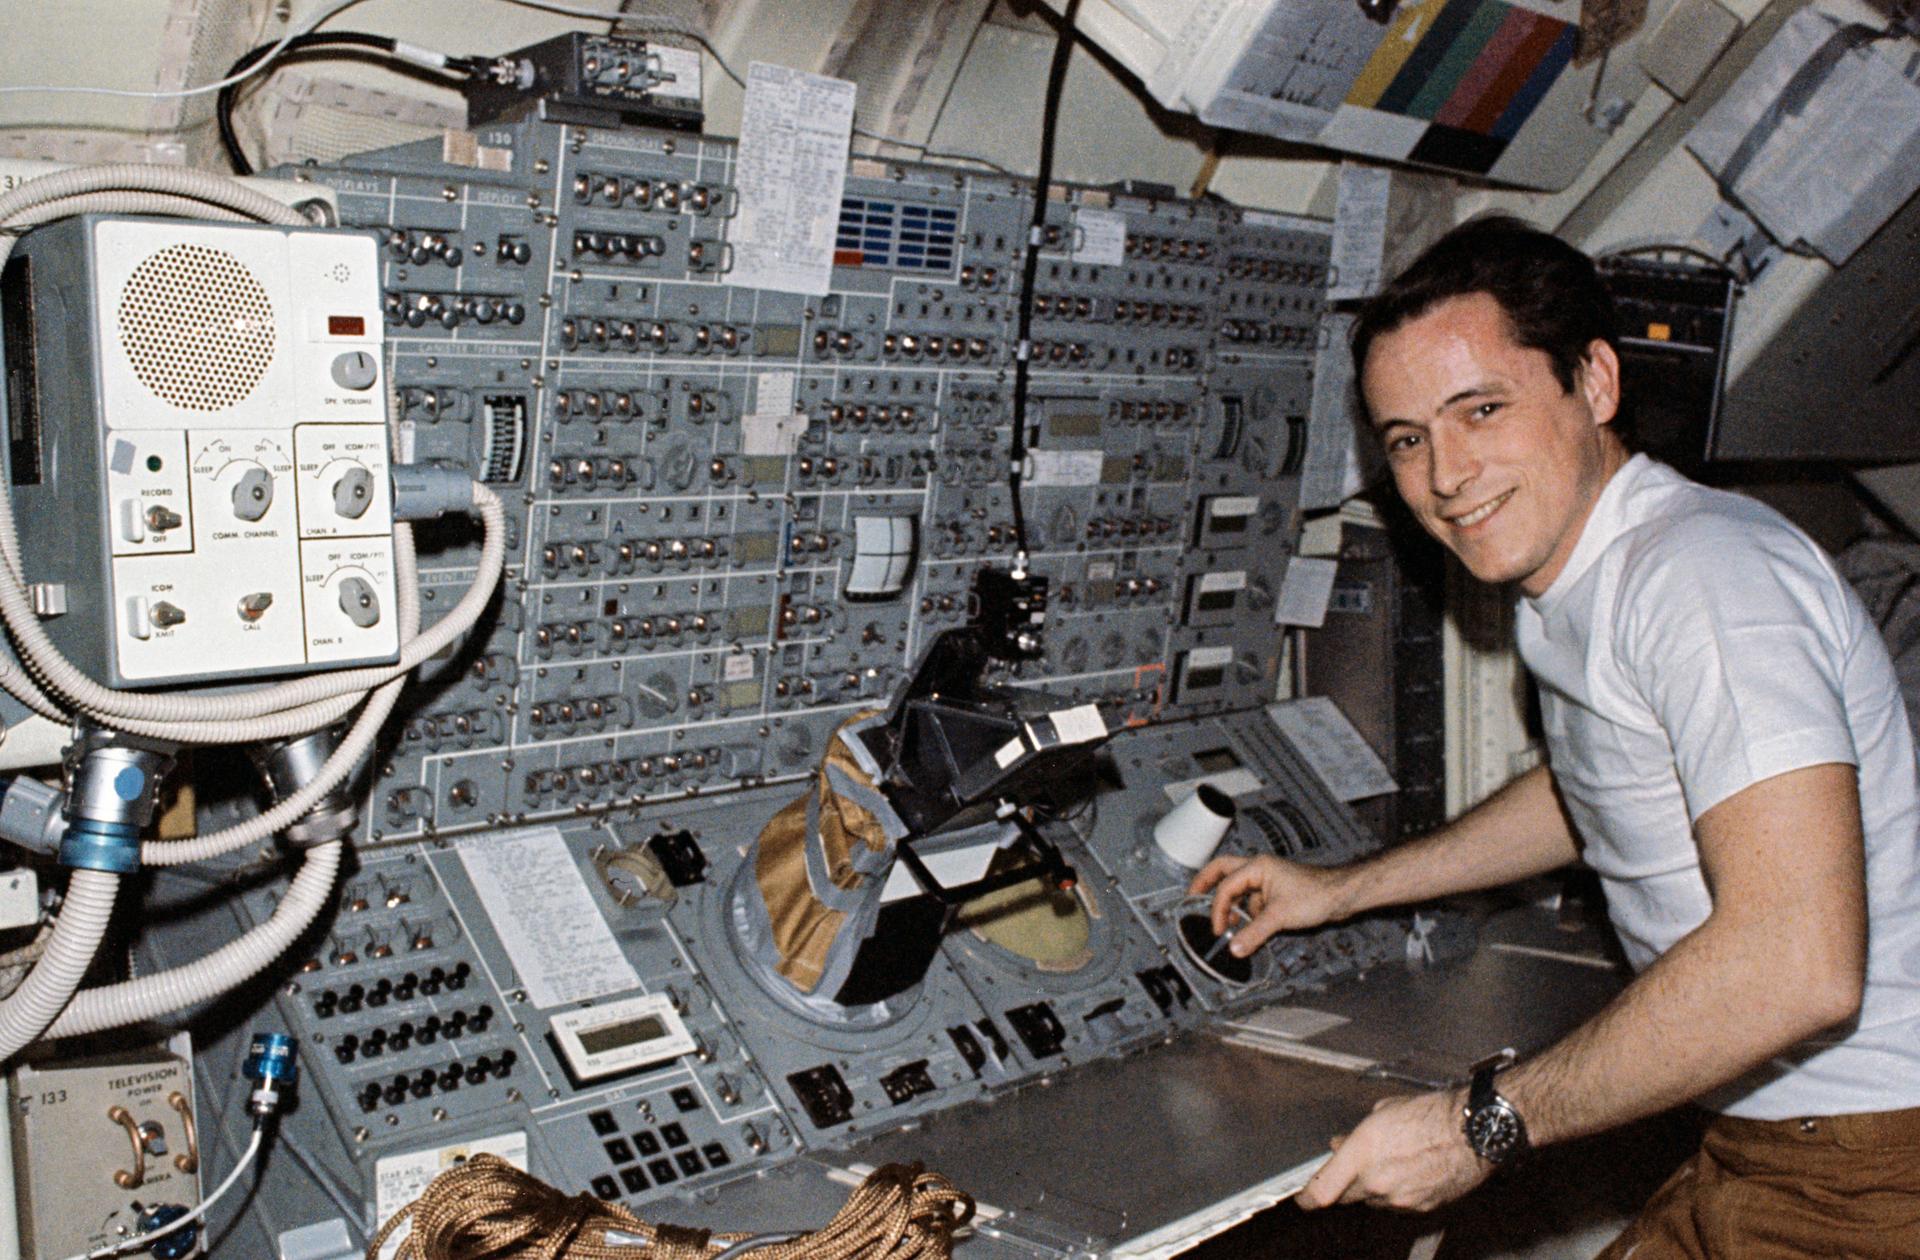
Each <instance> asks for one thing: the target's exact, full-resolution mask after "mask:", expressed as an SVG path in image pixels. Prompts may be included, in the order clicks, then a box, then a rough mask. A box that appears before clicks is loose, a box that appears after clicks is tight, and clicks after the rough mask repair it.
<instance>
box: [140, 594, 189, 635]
mask: <svg viewBox="0 0 1920 1260" xmlns="http://www.w3.org/2000/svg"><path fill="white" fill-rule="evenodd" d="M147 615H148V617H149V618H150V619H151V620H152V622H153V624H154V625H156V626H158V627H159V628H160V629H162V630H171V629H173V627H175V626H177V625H181V624H183V623H184V622H185V621H186V619H187V614H186V613H185V611H183V610H182V609H179V608H176V607H174V606H173V605H172V604H169V603H168V602H167V601H166V600H164V599H163V600H161V601H160V602H159V603H157V604H155V605H154V606H153V610H152V611H151V612H150V613H148V614H147Z"/></svg>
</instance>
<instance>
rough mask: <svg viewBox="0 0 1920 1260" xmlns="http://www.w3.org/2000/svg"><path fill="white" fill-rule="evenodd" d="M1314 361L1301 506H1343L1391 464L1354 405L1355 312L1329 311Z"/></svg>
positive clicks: (1301, 483)
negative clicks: (1350, 338)
mask: <svg viewBox="0 0 1920 1260" xmlns="http://www.w3.org/2000/svg"><path fill="white" fill-rule="evenodd" d="M1321 327H1322V329H1323V330H1324V331H1325V333H1326V338H1325V341H1324V342H1323V344H1322V345H1321V347H1320V352H1319V353H1318V354H1317V355H1315V356H1314V360H1313V410H1312V412H1311V413H1310V414H1309V416H1308V417H1307V455H1306V459H1305V460H1304V461H1303V462H1302V465H1301V469H1300V506H1301V507H1302V508H1304V509H1305V510H1307V511H1309V512H1311V511H1314V510H1315V509H1317V508H1331V507H1339V506H1340V505H1341V504H1342V503H1345V502H1346V501H1347V500H1348V499H1350V498H1352V497H1353V496H1354V495H1356V494H1358V493H1359V492H1360V490H1361V488H1362V487H1364V486H1365V485H1366V484H1367V483H1368V482H1369V481H1372V480H1373V478H1374V476H1375V475H1376V474H1377V473H1379V472H1380V471H1381V470H1383V469H1384V468H1385V467H1386V456H1385V453H1384V452H1382V451H1381V449H1380V439H1379V438H1377V437H1375V436H1374V435H1373V434H1372V433H1369V432H1367V431H1366V419H1365V417H1364V416H1362V415H1361V414H1359V411H1358V409H1357V408H1356V407H1355V406H1354V389H1353V349H1352V346H1351V345H1350V344H1349V342H1348V340H1347V338H1348V336H1349V334H1350V333H1351V332H1352V330H1353V316H1351V315H1330V316H1328V317H1327V318H1326V320H1325V321H1324V322H1323V323H1322V325H1321Z"/></svg>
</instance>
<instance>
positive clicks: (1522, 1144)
mask: <svg viewBox="0 0 1920 1260" xmlns="http://www.w3.org/2000/svg"><path fill="white" fill-rule="evenodd" d="M1514 1058H1515V1055H1514V1052H1513V1050H1512V1048H1511V1047H1509V1048H1507V1049H1505V1050H1502V1051H1500V1053H1498V1054H1495V1055H1490V1056H1489V1057H1487V1058H1484V1059H1482V1060H1480V1062H1478V1063H1476V1064H1474V1065H1473V1083H1472V1085H1470V1086H1469V1087H1468V1089H1467V1105H1466V1106H1465V1107H1464V1108H1462V1109H1461V1116H1462V1119H1461V1122H1460V1131H1461V1132H1462V1133H1464V1134H1466V1136H1467V1145H1468V1146H1470V1147H1472V1148H1473V1153H1474V1154H1475V1155H1478V1156H1479V1157H1480V1158H1481V1159H1484V1160H1486V1161H1487V1162H1488V1163H1489V1164H1504V1163H1507V1162H1508V1161H1509V1160H1511V1159H1513V1157H1514V1156H1516V1155H1519V1154H1520V1153H1521V1152H1523V1151H1525V1150H1526V1149H1527V1145H1528V1143H1527V1122H1526V1121H1524V1120H1522V1119H1521V1118H1520V1113H1519V1112H1518V1111H1516V1110H1514V1106H1513V1104H1512V1103H1510V1102H1508V1101H1507V1100H1506V1099H1504V1098H1502V1097H1501V1096H1500V1095H1499V1094H1498V1093H1496V1092H1494V1088H1493V1077H1494V1073H1496V1072H1502V1071H1505V1070H1506V1069H1507V1068H1510V1067H1512V1066H1513V1060H1514Z"/></svg>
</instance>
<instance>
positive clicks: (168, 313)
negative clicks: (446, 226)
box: [0, 216, 399, 687]
mask: <svg viewBox="0 0 1920 1260" xmlns="http://www.w3.org/2000/svg"><path fill="white" fill-rule="evenodd" d="M0 327H3V328H4V332H5V338H4V345H5V352H6V402H7V434H6V436H7V442H6V451H7V464H8V474H9V479H10V481H11V484H12V497H13V510H14V516H15V519H16V522H17V525H18V531H19V538H20V557H21V565H22V568H23V571H24V572H23V575H22V576H23V579H24V581H25V582H26V583H28V585H29V587H30V589H31V591H32V595H33V599H34V603H35V606H36V610H37V611H38V612H39V613H40V615H41V617H42V622H43V624H44V626H45V628H46V630H47V633H48V635H49V636H50V637H51V638H52V639H53V641H54V644H55V645H56V646H57V647H58V648H59V649H60V650H61V651H62V652H63V653H65V654H66V655H67V657H68V658H69V659H71V660H72V661H73V662H74V663H75V664H76V665H78V666H79V667H80V668H81V669H82V670H84V671H85V672H86V673H87V674H88V675H89V676H91V677H94V678H96V679H99V680H101V681H103V682H105V683H107V684H109V685H112V686H116V687H143V686H155V685H165V684H173V683H184V682H198V681H208V680H219V679H230V678H235V677H241V676H254V675H262V674H288V673H304V672H308V671H312V670H319V669H326V668H333V667H337V666H344V665H360V664H375V663H381V662H387V661H392V660H394V659H396V657H397V654H398V650H399V635H398V626H397V615H396V610H395V607H394V602H395V572H394V544H393V508H392V492H391V488H390V479H389V473H388V449H389V448H388V425H387V410H388V387H387V380H386V375H387V365H386V361H385V353H384V350H385V327H384V324H383V322H382V315H381V298H380V271H379V262H378V256H377V253H376V249H375V244H374V241H373V240H372V238H370V237H368V236H365V235H362V234H358V233H350V232H338V231H327V230H323V229H301V228H283V227H265V226H240V225H228V224H208V223H199V222H183V221H180V220H162V219H139V218H123V217H107V216H83V217H80V218H75V219H69V220H66V221H63V222H61V223H58V224H55V225H52V226H49V227H45V228H41V229H39V230H38V231H35V232H33V233H30V234H29V235H28V236H27V237H25V238H24V239H23V240H22V241H21V242H20V245H19V246H18V248H17V249H16V250H15V251H14V255H13V257H12V258H11V259H10V260H9V261H8V264H7V268H6V271H5V273H4V276H0Z"/></svg>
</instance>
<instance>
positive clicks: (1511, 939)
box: [818, 906, 1623, 1255]
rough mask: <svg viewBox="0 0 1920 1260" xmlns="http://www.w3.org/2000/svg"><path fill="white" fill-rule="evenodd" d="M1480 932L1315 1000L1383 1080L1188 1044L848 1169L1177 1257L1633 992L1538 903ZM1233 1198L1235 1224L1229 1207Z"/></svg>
mask: <svg viewBox="0 0 1920 1260" xmlns="http://www.w3.org/2000/svg"><path fill="white" fill-rule="evenodd" d="M1483 932H1484V936H1483V940H1484V942H1485V943H1484V944H1483V946H1482V948H1481V949H1480V951H1479V952H1478V953H1477V954H1475V955H1474V956H1473V957H1472V958H1470V959H1468V960H1466V961H1465V962H1463V963H1460V964H1457V965H1455V966H1452V967H1449V968H1445V969H1441V970H1436V971H1429V972H1411V971H1407V970H1405V969H1402V968H1397V967H1389V968H1380V969H1376V970H1375V971H1373V972H1371V973H1369V974H1368V975H1367V976H1366V977H1364V978H1362V979H1357V980H1353V981H1348V982H1344V983H1341V984H1338V985H1335V986H1334V987H1332V988H1331V989H1329V990H1328V991H1327V992H1325V993H1324V994H1321V995H1318V996H1317V997H1316V998H1315V999H1314V1000H1313V1001H1312V1002H1311V1005H1312V1006H1313V1008H1314V1009H1316V1010H1320V1011H1325V1012H1328V1013H1330V1014H1338V1015H1342V1016H1345V1017H1346V1018H1347V1019H1348V1021H1349V1022H1348V1023H1346V1024H1344V1025H1341V1026H1340V1027H1338V1028H1334V1029H1332V1030H1330V1031H1329V1032H1326V1033H1323V1034H1320V1035H1319V1036H1316V1037H1315V1038H1313V1039H1312V1041H1311V1042H1310V1043H1309V1044H1310V1045H1312V1046H1314V1047H1321V1048H1325V1049H1329V1050H1337V1051H1340V1052H1343V1053H1346V1054H1352V1055H1358V1056H1361V1057H1364V1058H1367V1059H1372V1060H1375V1061H1377V1062H1379V1063H1380V1064H1381V1066H1382V1068H1383V1069H1384V1070H1385V1071H1386V1072H1387V1073H1388V1075H1387V1076H1386V1077H1381V1076H1379V1075H1366V1076H1363V1075H1360V1074H1357V1073H1355V1072H1351V1071H1345V1070H1340V1069H1337V1068H1332V1067H1326V1066H1321V1065H1319V1064H1314V1063H1307V1062H1300V1061H1296V1060H1292V1059H1287V1058H1280V1057H1274V1056H1270V1055H1268V1054H1265V1053H1263V1052H1261V1051H1258V1050H1254V1049H1251V1048H1247V1047H1241V1046H1235V1045H1229V1044H1226V1043H1224V1042H1222V1041H1220V1040H1218V1039H1217V1037H1215V1036H1214V1035H1212V1034H1211V1033H1208V1034H1194V1035H1190V1036H1187V1037H1185V1038H1183V1039H1181V1040H1179V1041H1177V1042H1175V1043H1174V1044H1172V1045H1170V1046H1167V1047H1164V1048H1162V1049H1159V1050H1156V1051H1154V1052H1153V1053H1151V1054H1146V1055H1135V1056H1132V1057H1129V1058H1126V1059H1121V1060H1117V1061H1114V1062H1110V1063H1104V1064H1099V1065H1096V1066H1093V1067H1089V1068H1084V1069H1082V1070H1080V1071H1078V1072H1075V1073H1074V1074H1072V1075H1071V1076H1067V1077H1063V1078H1060V1079H1058V1080H1054V1081H1052V1082H1050V1083H1043V1084H1039V1085H1035V1086H1032V1087H1029V1088H1027V1089H1026V1090H1023V1091H1022V1092H1020V1093H1019V1094H1018V1095H1016V1096H1015V1097H1014V1098H1011V1099H1002V1100H1000V1101H999V1103H998V1104H996V1105H994V1106H992V1107H979V1106H969V1107H965V1108H962V1109H959V1110H956V1111H953V1112H949V1113H946V1114H942V1115H938V1116H933V1117H930V1118H929V1119H928V1120H927V1122H926V1123H925V1124H924V1125H923V1126H921V1127H919V1128H916V1129H912V1130H907V1131H902V1132H899V1133H895V1134H891V1135H888V1136H885V1137H882V1138H880V1139H878V1140H876V1141H874V1142H872V1143H870V1144H865V1145H862V1146H860V1147H857V1148H855V1149H854V1150H852V1151H851V1152H849V1153H848V1154H849V1157H850V1162H855V1163H857V1164H859V1165H862V1166H865V1165H878V1164H883V1163H888V1162H893V1161H905V1160H919V1161H922V1162H924V1163H926V1164H927V1165H928V1166H929V1167H932V1168H935V1169H938V1170H939V1171H940V1172H942V1173H945V1174H946V1175H947V1176H949V1177H951V1178H952V1179H953V1180H954V1181H955V1182H956V1183H957V1184H958V1185H960V1186H961V1187H962V1188H964V1189H966V1190H967V1191H968V1192H969V1193H971V1194H973V1195H974V1196H975V1197H976V1198H977V1199H978V1200H979V1201H980V1202H981V1203H982V1204H984V1205H988V1206H990V1207H991V1208H992V1209H997V1210H998V1211H999V1212H1001V1213H1003V1214H1004V1215H1003V1216H1001V1217H1000V1218H999V1219H998V1221H997V1222H996V1224H997V1225H998V1226H999V1227H1001V1228H1003V1229H1005V1230H1007V1231H1009V1232H1013V1233H1017V1234H1024V1235H1028V1236H1031V1237H1032V1238H1033V1239H1034V1241H1035V1242H1036V1243H1043V1244H1045V1245H1047V1246H1049V1247H1052V1248H1054V1249H1056V1250H1059V1251H1063V1252H1066V1253H1068V1254H1088V1255H1108V1254H1112V1255H1135V1254H1156V1255H1159V1254H1173V1252H1174V1250H1177V1246H1176V1245H1174V1244H1173V1243H1170V1242H1168V1241H1167V1240H1173V1239H1177V1240H1179V1243H1178V1245H1190V1244H1192V1243H1197V1242H1199V1241H1200V1240H1202V1239H1204V1238H1206V1237H1208V1236H1210V1235H1212V1234H1213V1233H1215V1232H1218V1231H1219V1230H1221V1229H1224V1228H1226V1227H1228V1226H1229V1225H1231V1224H1233V1223H1234V1222H1235V1220H1236V1219H1237V1218H1242V1217H1245V1216H1248V1215H1251V1214H1252V1213H1253V1212H1254V1211H1255V1210H1257V1209H1258V1208H1260V1207H1262V1206H1265V1205H1267V1204H1270V1203H1272V1202H1274V1201H1277V1200H1278V1199H1279V1198H1281V1197H1283V1196H1284V1195H1285V1194H1286V1193H1287V1192H1288V1191H1290V1190H1291V1189H1292V1188H1293V1185H1294V1181H1295V1179H1290V1178H1287V1177H1285V1176H1284V1174H1287V1173H1288V1172H1289V1171H1291V1170H1296V1169H1300V1168H1302V1166H1303V1165H1305V1164H1307V1163H1309V1162H1310V1161H1313V1160H1316V1159H1317V1158H1318V1157H1320V1156H1321V1155H1324V1154H1325V1153H1326V1151H1327V1139H1328V1138H1330V1137H1332V1136H1333V1135H1335V1134H1339V1133H1344V1132H1346V1131H1347V1130H1349V1129H1351V1128H1352V1127H1353V1125H1354V1124H1355V1123H1356V1122H1357V1121H1358V1120H1359V1119H1360V1118H1361V1117H1363V1116H1364V1115H1365V1114H1366V1113H1367V1111H1368V1110H1369V1109H1370V1108H1371V1107H1372V1105H1373V1104H1374V1102H1375V1101H1376V1100H1378V1099H1379V1098H1381V1097H1384V1096H1386V1095H1388V1094H1392V1093H1396V1092H1404V1091H1405V1090H1406V1089H1407V1088H1408V1080H1409V1079H1414V1080H1418V1079H1432V1080H1456V1079H1459V1077H1460V1076H1461V1075H1462V1074H1463V1073H1464V1072H1465V1069H1466V1068H1467V1066H1468V1065H1469V1064H1471V1063H1472V1061H1473V1060H1474V1059H1475V1058H1478V1057H1480V1056H1483V1055H1485V1054H1487V1053H1490V1052H1491V1051H1493V1050H1496V1049H1498V1048H1500V1047H1501V1046H1504V1045H1515V1046H1517V1047H1518V1048H1520V1049H1521V1050H1522V1052H1523V1053H1525V1052H1528V1051H1533V1050H1538V1049H1540V1048H1543V1047H1544V1046H1545V1045H1547V1044H1549V1043H1550V1042H1551V1041H1552V1040H1553V1039H1554V1038H1556V1037H1557V1036H1559V1035H1560V1034H1562V1033H1564V1032H1565V1031H1567V1030H1568V1029H1570V1028H1572V1027H1573V1026H1574V1025H1576V1024H1577V1023H1578V1022H1580V1020H1582V1019H1584V1018H1585V1017H1586V1016H1588V1015H1589V1014H1591V1013H1592V1012H1594V1011H1595V1010H1597V1009H1599V1007H1600V1006H1602V1005H1603V1004H1604V1003H1605V1002H1606V1001H1607V999H1608V998H1609V997H1611V995H1612V994H1613V993H1615V992H1617V991H1618V990H1619V988H1620V987H1621V984H1622V981H1623V976H1622V974H1621V973H1619V972H1616V971H1613V970H1610V969H1606V968H1603V967H1601V966H1597V965H1591V964H1590V962H1588V961H1575V960H1588V959H1598V958H1599V957H1601V953H1600V949H1599V945H1598V938H1597V937H1596V936H1595V935H1594V934H1593V933H1591V932H1590V931H1588V932H1583V933H1580V934H1567V933H1560V932H1559V931H1558V930H1557V929H1556V928H1555V927H1554V926H1553V925H1552V922H1551V915H1550V914H1549V913H1548V912H1546V911H1543V910H1540V909H1538V908H1536V907H1531V906H1527V907H1518V908H1515V909H1512V910H1508V911H1505V912H1502V913H1501V914H1498V915H1496V916H1494V917H1493V918H1492V919H1490V920H1489V921H1488V922H1487V924H1486V926H1485V928H1484V929H1483ZM1514 945H1519V946H1520V947H1521V950H1515V949H1513V948H1512V947H1513V946H1514ZM1523 951H1551V952H1552V953H1553V954H1562V955H1565V956H1564V957H1554V956H1549V955H1548V954H1547V953H1543V952H1523ZM1394 1078H1399V1079H1394ZM818 1158H822V1159H828V1160H830V1159H832V1158H833V1156H831V1155H822V1156H819V1157H818ZM1263 1183H1264V1184H1263ZM1236 1201H1237V1202H1239V1203H1240V1204H1241V1205H1242V1206H1241V1209H1240V1210H1239V1211H1238V1212H1237V1213H1236V1212H1231V1211H1226V1210H1223V1209H1225V1208H1226V1206H1227V1205H1229V1204H1232V1203H1234V1202H1236ZM1141 1240H1152V1241H1154V1242H1159V1243H1161V1244H1162V1245H1161V1246H1157V1247H1152V1248H1147V1249H1141ZM961 1254H962V1255H965V1254H967V1251H966V1248H964V1247H963V1248H962V1251H961ZM983 1254H985V1253H983Z"/></svg>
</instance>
